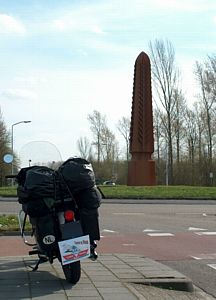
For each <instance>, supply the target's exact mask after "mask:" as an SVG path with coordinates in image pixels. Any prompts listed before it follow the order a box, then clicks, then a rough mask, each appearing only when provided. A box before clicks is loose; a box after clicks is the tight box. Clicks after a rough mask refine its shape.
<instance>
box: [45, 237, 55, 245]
mask: <svg viewBox="0 0 216 300" xmlns="http://www.w3.org/2000/svg"><path fill="white" fill-rule="evenodd" d="M54 242H55V237H54V235H51V234H49V235H46V236H45V237H44V238H43V243H44V244H45V245H50V244H52V243H54Z"/></svg>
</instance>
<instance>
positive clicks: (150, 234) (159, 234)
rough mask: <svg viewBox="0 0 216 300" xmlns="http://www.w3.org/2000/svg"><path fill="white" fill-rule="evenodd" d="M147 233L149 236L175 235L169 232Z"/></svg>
mask: <svg viewBox="0 0 216 300" xmlns="http://www.w3.org/2000/svg"><path fill="white" fill-rule="evenodd" d="M147 235H149V236H174V234H172V233H168V232H161V233H160V232H158V233H147Z"/></svg>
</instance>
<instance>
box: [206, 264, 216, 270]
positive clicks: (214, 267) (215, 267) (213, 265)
mask: <svg viewBox="0 0 216 300" xmlns="http://www.w3.org/2000/svg"><path fill="white" fill-rule="evenodd" d="M207 266H209V267H210V268H213V269H215V270H216V264H207Z"/></svg>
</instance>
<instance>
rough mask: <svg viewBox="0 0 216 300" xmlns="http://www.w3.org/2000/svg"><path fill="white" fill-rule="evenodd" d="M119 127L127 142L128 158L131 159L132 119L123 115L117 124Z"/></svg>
mask: <svg viewBox="0 0 216 300" xmlns="http://www.w3.org/2000/svg"><path fill="white" fill-rule="evenodd" d="M117 129H118V130H119V132H120V133H121V135H122V136H123V138H124V140H125V144H126V159H127V162H128V161H129V139H130V119H129V118H128V117H122V118H121V119H120V120H119V121H118V124H117Z"/></svg>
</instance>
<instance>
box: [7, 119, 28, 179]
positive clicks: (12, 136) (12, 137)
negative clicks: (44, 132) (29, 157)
mask: <svg viewBox="0 0 216 300" xmlns="http://www.w3.org/2000/svg"><path fill="white" fill-rule="evenodd" d="M21 123H31V121H19V122H17V123H14V124H12V126H11V154H12V155H13V159H14V149H13V144H14V134H13V131H14V126H16V125H18V124H21ZM11 174H12V175H13V160H12V162H11ZM12 184H13V181H12Z"/></svg>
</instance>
